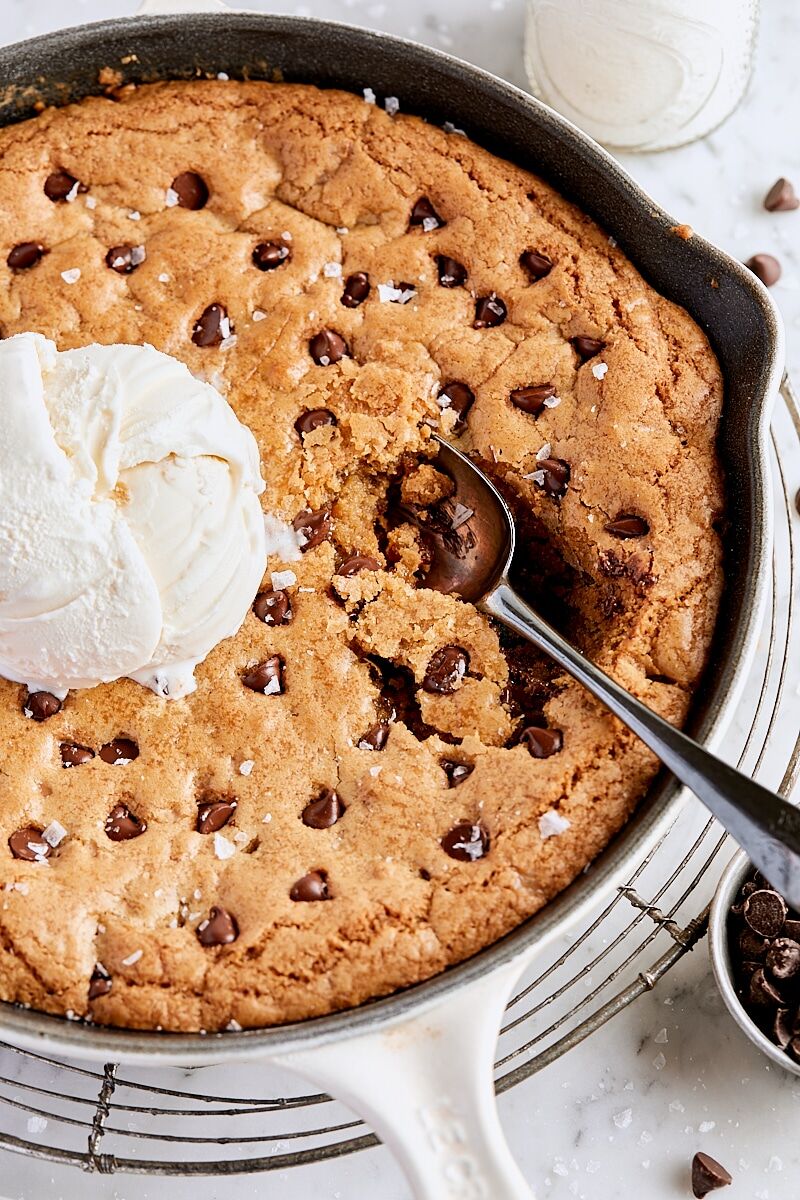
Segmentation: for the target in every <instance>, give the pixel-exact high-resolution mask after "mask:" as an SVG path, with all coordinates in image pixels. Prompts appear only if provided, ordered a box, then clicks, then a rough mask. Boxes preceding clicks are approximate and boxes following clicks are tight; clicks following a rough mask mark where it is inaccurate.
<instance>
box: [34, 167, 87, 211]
mask: <svg viewBox="0 0 800 1200" xmlns="http://www.w3.org/2000/svg"><path fill="white" fill-rule="evenodd" d="M76 183H77V184H78V191H79V192H85V191H88V189H87V187H86V184H85V183H78V180H77V179H76V178H75V176H74V175H70V173H69V171H53V172H52V173H51V174H50V175H48V176H47V179H45V181H44V194H45V196H47V199H48V200H52V201H53V203H54V204H57V203H58V201H59V200H66V198H67V196H69V195H71V194H72V189H73V188H74V187H75V184H76Z"/></svg>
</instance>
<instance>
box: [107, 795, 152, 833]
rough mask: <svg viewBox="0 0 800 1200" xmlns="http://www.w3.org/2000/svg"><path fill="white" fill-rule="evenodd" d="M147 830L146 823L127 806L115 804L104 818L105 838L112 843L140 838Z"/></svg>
mask: <svg viewBox="0 0 800 1200" xmlns="http://www.w3.org/2000/svg"><path fill="white" fill-rule="evenodd" d="M146 829H147V821H143V820H141V818H139V817H137V816H136V814H135V813H132V812H131V810H130V809H129V808H128V806H127V804H115V805H114V807H113V808H112V810H111V812H110V813H109V814H108V816H107V817H106V824H105V830H106V837H107V838H110V839H111V841H112V842H129V841H131V839H132V838H137V837H141V835H142V834H143V833H144V832H145V830H146Z"/></svg>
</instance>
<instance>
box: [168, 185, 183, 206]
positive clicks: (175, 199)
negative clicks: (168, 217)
mask: <svg viewBox="0 0 800 1200" xmlns="http://www.w3.org/2000/svg"><path fill="white" fill-rule="evenodd" d="M180 202H181V198H180V196H179V195H178V193H177V192H176V191H175V188H171V187H168V188H167V192H166V195H165V197H164V203H165V204H166V206H167V208H175V206H176V205H177V204H180Z"/></svg>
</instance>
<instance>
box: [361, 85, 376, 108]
mask: <svg viewBox="0 0 800 1200" xmlns="http://www.w3.org/2000/svg"><path fill="white" fill-rule="evenodd" d="M362 95H363V97H364V99H365V101H366V102H367V104H374V103H375V101H376V99H377V97H376V95H375V93H374V92H373V90H372V88H370V87H366V88H364V91H363V93H362Z"/></svg>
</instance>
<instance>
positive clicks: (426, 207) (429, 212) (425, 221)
mask: <svg viewBox="0 0 800 1200" xmlns="http://www.w3.org/2000/svg"><path fill="white" fill-rule="evenodd" d="M432 221H435V222H436V224H435V225H432V224H431V222H432ZM408 224H409V226H412V225H422V226H423V228H425V231H426V233H427V232H429V231H432V230H434V229H441V228H442V226H443V225H446V224H447V222H446V221H444V220H442V218H441V217H440V216H439V214H438V212H437V211H436V209H435V208H434V207H433V205H432V204H431V202H430V200H429V199H428V197H427V196H420V198H419V200H417V202H416V204H415V205H414V207H413V208H412V210H411V216H410V217H409V219H408Z"/></svg>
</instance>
